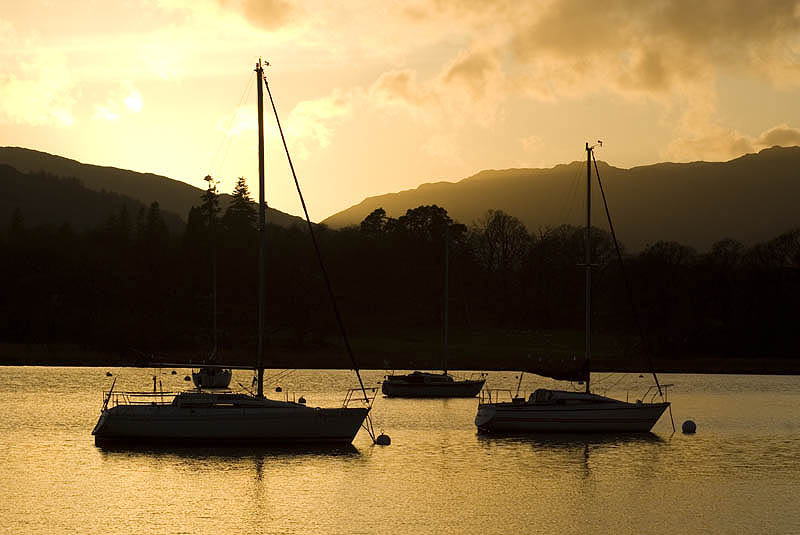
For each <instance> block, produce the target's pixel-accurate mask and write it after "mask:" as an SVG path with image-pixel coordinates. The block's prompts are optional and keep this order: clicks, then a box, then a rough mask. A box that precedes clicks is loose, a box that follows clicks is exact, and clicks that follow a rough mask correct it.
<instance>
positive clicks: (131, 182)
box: [0, 147, 305, 227]
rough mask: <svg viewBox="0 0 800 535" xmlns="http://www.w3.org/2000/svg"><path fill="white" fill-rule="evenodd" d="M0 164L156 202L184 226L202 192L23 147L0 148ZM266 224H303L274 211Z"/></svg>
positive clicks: (225, 199)
mask: <svg viewBox="0 0 800 535" xmlns="http://www.w3.org/2000/svg"><path fill="white" fill-rule="evenodd" d="M0 164H5V165H9V166H11V167H13V168H15V169H17V170H18V171H20V172H22V173H25V174H30V173H36V172H39V171H43V172H46V173H49V174H53V175H57V176H60V177H63V178H77V179H79V180H80V181H81V183H82V184H83V186H84V187H86V188H87V189H89V190H93V191H109V192H114V193H119V194H122V195H125V196H128V197H131V198H132V199H135V200H138V201H140V202H142V203H144V204H145V205H149V204H150V203H152V202H153V201H158V203H159V206H160V207H161V208H162V209H163V210H167V211H170V212H174V213H175V214H177V215H178V216H179V217H180V218H181V219H182V220H183V221H184V222H185V221H186V218H187V216H188V214H189V210H190V209H191V208H192V206H198V205H199V204H200V195H201V194H202V192H203V190H202V189H200V188H197V187H195V186H192V185H191V184H187V183H186V182H182V181H180V180H176V179H174V178H169V177H166V176H163V175H157V174H155V173H141V172H138V171H131V170H128V169H121V168H118V167H112V166H102V165H95V164H88V163H83V162H79V161H78V160H73V159H71V158H66V157H64V156H59V155H56V154H50V153H47V152H43V151H39V150H35V149H28V148H25V147H0ZM229 199H230V195H228V194H222V195H220V201H221V203H220V204H221V205H222V206H223V207H224V206H227V204H228V200H229ZM267 222H269V223H274V224H277V225H281V226H284V227H290V226H292V225H297V224H305V220H303V219H302V218H299V217H297V216H293V215H290V214H286V213H284V212H281V211H280V210H276V209H274V208H268V209H267Z"/></svg>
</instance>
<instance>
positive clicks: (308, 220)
mask: <svg viewBox="0 0 800 535" xmlns="http://www.w3.org/2000/svg"><path fill="white" fill-rule="evenodd" d="M264 86H265V87H266V88H267V94H268V95H269V102H270V104H272V111H273V112H274V113H275V122H276V123H277V125H278V132H280V134H281V141H282V142H283V149H284V150H285V151H286V159H287V160H288V161H289V168H290V169H291V171H292V178H294V185H295V187H296V188H297V195H298V196H299V197H300V204H302V205H303V213H304V214H305V216H306V223H308V232H309V234H310V235H311V242H312V243H313V244H314V251H315V252H316V255H317V262H319V267H320V270H321V271H322V278H323V279H325V286H326V287H327V288H328V295H329V296H330V299H331V305H332V306H333V312H334V314H335V315H336V323H338V324H339V331H340V332H341V334H342V340H343V341H344V346H345V348H346V349H347V355H348V356H349V357H350V361H351V362H352V363H353V370H354V371H355V372H356V377H358V384H359V385H361V391H362V393H363V394H364V402H366V403H367V404H369V397H368V396H367V389H366V387H365V386H364V381H363V380H362V379H361V373H360V372H359V370H358V363H357V362H356V357H355V355H353V350H352V348H351V347H350V340H349V339H348V338H347V332H346V331H345V329H344V322H343V321H342V315H341V313H340V312H339V305H337V303H336V296H335V295H334V294H333V287H332V286H331V280H330V277H328V271H327V270H326V269H325V263H324V262H323V261H322V253H321V252H320V249H319V243H318V242H317V236H316V233H315V232H314V225H312V224H311V217H310V216H309V215H308V208H307V207H306V201H305V199H304V198H303V192H302V191H301V190H300V182H299V181H298V180H297V173H295V170H294V164H293V163H292V157H291V155H290V154H289V146H288V145H287V144H286V137H285V136H284V135H283V128H282V127H281V120H280V118H279V117H278V109H277V108H276V107H275V100H273V98H272V91H270V89H269V82H267V77H266V76H264Z"/></svg>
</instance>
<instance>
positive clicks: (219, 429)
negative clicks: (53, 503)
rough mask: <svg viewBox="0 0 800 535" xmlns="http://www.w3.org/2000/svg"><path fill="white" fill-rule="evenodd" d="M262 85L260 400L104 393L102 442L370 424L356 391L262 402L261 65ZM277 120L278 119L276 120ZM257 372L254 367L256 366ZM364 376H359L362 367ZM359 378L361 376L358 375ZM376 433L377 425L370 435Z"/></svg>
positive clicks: (264, 434) (345, 432) (267, 438)
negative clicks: (319, 399)
mask: <svg viewBox="0 0 800 535" xmlns="http://www.w3.org/2000/svg"><path fill="white" fill-rule="evenodd" d="M255 71H256V76H257V83H258V126H259V128H258V163H259V218H258V221H259V225H258V230H259V266H258V267H259V269H258V273H259V293H258V304H259V306H258V355H257V362H256V365H255V366H254V368H255V370H256V372H257V385H258V391H257V393H256V394H235V393H230V392H224V393H213V392H201V391H187V392H180V393H177V394H169V393H164V392H157V391H155V390H156V389H155V384H154V392H152V393H149V392H114V384H115V383H112V385H111V389H110V390H109V392H107V393H106V396H105V398H104V402H103V406H102V409H101V413H100V418H99V420H98V421H97V425H95V427H94V430H93V431H92V434H93V435H94V436H95V442H96V443H97V444H104V443H109V442H111V443H113V442H117V443H131V442H137V441H149V442H152V441H157V442H171V441H180V442H188V443H190V444H196V443H239V442H247V443H257V444H261V443H295V442H305V443H350V442H352V441H353V438H354V437H355V435H356V433H357V432H358V430H359V428H360V427H361V426H362V425H364V421H365V419H367V417H368V413H369V411H370V408H371V407H370V400H369V399H368V396H367V392H366V390H364V388H363V383H362V388H361V390H362V391H363V394H364V395H363V401H364V403H365V405H366V406H363V407H348V406H347V404H348V402H349V401H351V400H352V397H353V395H352V392H353V391H351V392H350V393H349V394H348V397H347V398H346V399H345V404H344V406H342V407H339V408H315V407H307V406H306V405H305V404H302V403H294V402H291V401H278V400H271V399H267V398H266V397H265V396H264V361H263V348H264V344H263V336H262V334H263V321H264V226H265V224H264V223H265V221H264V212H265V206H266V203H265V201H264V123H263V121H264V119H263V86H262V83H263V84H265V83H266V82H265V81H264V71H263V66H262V63H261V60H259V62H258V64H257V65H256V69H255ZM276 116H277V114H276ZM251 369H252V368H251ZM356 373H357V374H358V370H357V369H356ZM359 380H360V376H359ZM368 430H369V431H370V433H371V434H372V430H371V427H370V428H369V429H368Z"/></svg>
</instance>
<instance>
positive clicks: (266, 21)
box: [217, 0, 299, 30]
mask: <svg viewBox="0 0 800 535" xmlns="http://www.w3.org/2000/svg"><path fill="white" fill-rule="evenodd" d="M217 1H218V3H219V5H220V7H222V9H223V10H226V11H234V12H237V13H239V14H240V15H241V16H242V17H244V19H245V20H246V21H247V22H248V23H249V24H251V25H253V26H257V27H259V28H263V29H265V30H277V29H279V28H281V27H283V26H286V25H287V24H289V23H290V22H292V21H293V19H294V18H295V17H296V16H297V15H298V14H299V9H298V8H296V7H295V6H294V5H293V4H291V3H290V2H288V1H286V0H217Z"/></svg>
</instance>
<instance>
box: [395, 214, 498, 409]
mask: <svg viewBox="0 0 800 535" xmlns="http://www.w3.org/2000/svg"><path fill="white" fill-rule="evenodd" d="M449 258H450V253H449V247H448V239H447V230H446V228H445V233H444V290H443V301H444V302H443V304H442V307H443V308H442V373H431V372H421V371H415V372H413V373H409V374H406V375H387V376H386V377H384V380H383V383H382V385H381V392H383V394H384V395H385V396H387V397H396V398H471V397H475V396H476V395H477V394H478V392H480V391H481V388H483V385H484V383H485V382H486V379H485V378H484V376H483V375H481V377H480V378H479V379H456V378H455V377H453V376H452V375H450V374H449V373H447V334H448V333H447V329H448V300H449V293H448V288H449Z"/></svg>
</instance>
